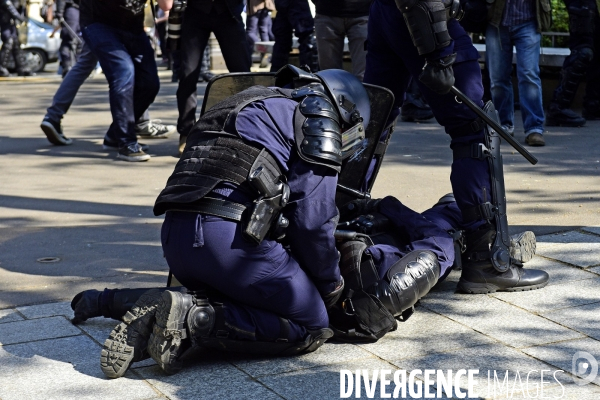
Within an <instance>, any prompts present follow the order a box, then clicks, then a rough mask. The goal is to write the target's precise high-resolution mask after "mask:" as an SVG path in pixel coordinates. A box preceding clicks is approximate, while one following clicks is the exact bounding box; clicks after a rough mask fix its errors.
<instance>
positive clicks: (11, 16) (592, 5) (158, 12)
mask: <svg viewBox="0 0 600 400" xmlns="http://www.w3.org/2000/svg"><path fill="white" fill-rule="evenodd" d="M162 1H163V0H161V1H159V2H158V4H155V7H154V9H152V8H151V7H149V6H148V4H149V3H146V1H145V0H137V1H135V0H132V1H129V2H126V3H127V4H129V6H130V8H131V7H133V8H132V9H131V10H128V11H127V12H125V13H121V14H122V15H121V14H119V13H120V12H121V11H117V12H116V13H113V12H112V11H111V8H110V7H111V5H112V3H119V0H106V1H101V2H97V1H96V2H94V1H92V0H80V1H79V0H56V2H54V0H45V1H44V6H43V7H42V11H41V13H42V17H43V18H44V19H45V20H46V21H48V22H50V23H52V24H53V25H54V26H55V28H56V29H59V28H62V29H61V34H60V35H61V39H62V44H61V47H60V72H61V73H62V76H63V78H65V77H67V76H68V74H69V73H71V71H72V70H73V68H74V67H75V65H78V68H77V71H75V73H74V74H73V75H74V76H73V77H71V78H72V79H70V80H68V81H66V82H63V85H62V86H67V87H68V88H67V89H68V90H67V89H64V90H62V92H61V89H59V92H58V93H57V95H58V97H59V98H58V99H57V98H56V97H55V99H54V102H53V105H52V107H50V108H49V109H48V113H47V114H46V116H45V118H44V122H43V123H42V129H43V130H44V132H45V133H46V134H47V135H48V138H49V139H50V141H51V142H52V143H54V144H62V145H65V144H70V143H71V141H70V140H69V139H67V138H66V136H65V135H64V133H63V132H62V127H61V124H60V122H61V119H62V117H63V115H64V114H65V113H66V112H67V110H68V107H69V106H70V104H71V102H72V101H73V98H74V96H75V94H76V93H77V90H78V88H79V86H81V84H82V83H83V81H84V80H85V78H86V77H87V76H88V75H89V73H90V71H92V70H93V68H94V67H96V66H97V64H98V61H99V62H100V64H103V58H104V59H105V60H104V64H106V65H103V68H104V73H105V75H106V76H107V79H109V82H111V79H112V80H113V82H112V84H111V110H112V113H113V124H112V125H111V127H110V128H109V129H108V132H107V134H106V137H105V143H104V144H105V146H107V147H109V148H115V149H118V151H119V154H120V157H121V158H123V159H126V160H128V161H142V160H147V159H149V158H150V156H149V155H147V154H146V153H145V151H144V149H147V148H148V146H146V145H139V144H138V143H137V139H136V138H137V137H147V138H157V137H158V138H162V137H167V136H168V135H170V134H171V133H174V132H175V131H177V132H178V133H179V134H180V150H181V149H182V148H183V146H184V144H185V140H186V137H187V134H188V132H189V130H190V129H191V127H192V126H193V124H194V122H195V120H196V115H197V98H196V91H197V83H198V82H199V81H200V82H202V81H208V80H210V79H211V78H212V77H213V76H214V75H213V74H212V73H211V72H210V55H211V49H210V46H209V45H208V44H209V37H210V36H211V34H214V36H215V37H216V40H217V41H218V44H219V48H220V52H221V54H222V56H223V59H224V61H225V64H226V66H227V69H228V70H229V71H230V72H248V71H250V68H251V67H252V65H253V60H254V61H255V62H258V63H259V65H260V67H263V68H265V67H267V66H268V65H269V64H270V65H271V67H270V70H271V71H277V70H278V69H280V68H281V67H283V66H284V65H286V64H287V63H288V62H289V56H290V51H291V50H292V43H293V36H294V35H295V36H296V38H297V42H298V53H299V54H298V56H299V64H300V65H306V66H308V67H309V68H310V69H311V70H313V71H315V70H318V69H330V68H338V69H340V68H343V67H344V64H343V60H344V57H345V54H347V55H349V58H350V59H351V67H350V69H351V72H352V73H353V74H354V75H355V76H356V77H358V78H359V79H361V80H362V78H363V76H364V73H365V59H366V50H365V49H366V46H365V41H366V39H367V27H368V19H369V8H370V4H371V0H352V1H349V0H312V3H314V5H312V9H311V5H310V3H309V0H246V1H244V0H214V1H213V0H188V1H182V0H175V1H173V8H172V9H171V11H163V10H162V9H161V7H159V4H160V3H161V2H162ZM165 1H166V0H165ZM168 1H169V2H170V1H171V0H168ZM386 1H387V0H386ZM152 4H154V2H152ZM461 4H462V6H463V9H464V10H465V12H466V15H465V17H464V19H463V20H462V22H461V23H463V26H464V27H465V29H466V30H467V31H470V32H476V33H479V34H483V35H485V43H486V58H485V66H486V68H485V69H484V71H485V73H486V74H488V77H489V93H490V96H491V99H492V100H493V102H494V105H495V107H496V109H497V110H498V113H499V117H500V122H501V124H502V125H503V127H504V128H505V130H506V131H507V132H508V133H510V134H511V135H514V133H515V132H514V129H515V128H514V127H515V122H514V110H515V107H520V110H521V116H522V119H523V133H524V135H525V142H526V143H527V144H528V145H531V146H543V145H545V138H544V126H573V127H577V126H582V125H584V124H585V122H586V119H600V68H598V67H599V66H600V65H598V64H599V63H600V61H599V59H600V49H599V47H600V38H599V37H598V36H599V32H600V16H599V14H598V8H597V4H596V1H595V0H565V4H566V7H567V11H568V13H569V29H570V41H569V47H570V50H571V54H570V55H569V56H568V57H567V58H566V60H565V62H564V66H563V70H562V73H561V78H560V80H559V85H558V87H557V88H556V90H555V91H554V94H553V97H552V101H551V103H550V105H549V107H548V108H547V110H546V111H545V110H544V106H543V104H542V83H541V78H540V66H539V53H540V47H541V32H543V31H548V30H550V29H551V24H552V9H551V3H550V1H549V0H496V1H495V2H493V3H491V4H486V2H485V1H483V0H465V1H462V2H461ZM135 7H137V10H136V9H134V8H135ZM117 9H118V7H117ZM121 9H123V7H121ZM141 10H145V12H141V13H140V12H139V11H141ZM25 11H26V7H25V4H23V3H22V2H21V1H20V0H8V1H1V2H0V22H1V25H2V41H3V46H2V50H1V51H0V76H8V74H9V71H8V70H7V69H6V68H5V65H6V64H7V62H8V60H9V58H10V57H12V58H13V59H14V60H15V63H16V72H17V73H18V75H23V76H27V75H31V74H32V73H31V71H30V70H29V69H28V68H27V65H26V63H25V61H24V58H23V53H22V51H20V44H19V37H18V34H17V31H16V29H15V26H16V25H17V24H18V23H20V22H21V21H24V20H25V14H26V12H25ZM131 11H134V12H131ZM136 12H137V14H135V13H136ZM244 12H245V15H246V18H245V21H244V20H243V17H242V15H243V13H244ZM144 14H145V16H144ZM94 22H102V23H105V24H106V25H107V26H109V27H110V28H109V29H108V30H109V31H111V32H112V33H113V34H114V36H113V40H114V41H116V42H118V43H120V46H121V48H120V49H117V48H116V47H115V46H112V48H111V46H110V45H109V44H108V42H107V40H106V39H105V36H103V35H104V33H106V32H95V31H96V30H97V25H96V26H93V25H94ZM144 26H146V28H147V29H146V31H150V32H152V33H151V38H152V40H153V42H154V44H155V45H156V46H157V47H158V52H160V53H161V55H162V65H165V66H166V67H167V68H169V69H172V70H173V77H172V81H173V82H178V83H179V87H178V90H177V106H178V111H179V118H178V121H177V126H176V127H174V126H171V125H163V124H161V123H160V121H156V120H150V118H149V116H148V112H147V108H148V106H149V105H150V104H152V102H153V100H154V97H155V95H156V93H154V92H157V91H158V79H157V78H156V71H155V70H156V66H155V65H154V61H152V63H150V64H148V65H141V64H140V63H137V64H136V63H135V62H134V61H132V60H133V59H134V58H135V57H134V56H135V55H136V54H138V55H139V54H141V53H140V52H141V51H142V49H144V51H147V52H148V54H150V53H149V52H150V51H151V50H152V49H151V48H150V47H149V46H147V45H146V44H145V43H142V42H147V37H146V33H144ZM148 28H150V29H148ZM86 30H87V31H88V32H87V33H86ZM92 31H94V32H92ZM128 35H129V36H128ZM100 37H102V38H103V39H102V40H100ZM134 37H135V38H136V39H135V40H133V38H134ZM138 40H139V43H137V44H132V41H138ZM265 41H269V42H274V44H273V47H272V53H271V54H269V53H266V52H263V53H260V54H258V53H256V52H255V49H254V47H255V43H256V42H265ZM170 42H172V43H171V44H169V43H170ZM346 43H347V47H346ZM117 47H118V46H117ZM513 48H515V49H516V57H515V58H516V60H515V61H516V62H515V64H516V65H513ZM346 49H347V50H346ZM152 51H153V50H152ZM103 54H104V56H103ZM115 54H116V55H118V57H117V58H121V61H120V62H116V63H115V62H113V61H114V60H113V61H110V60H109V59H110V57H112V56H114V55H115ZM253 55H254V57H253ZM109 56H110V57H109ZM125 58H129V60H125ZM111 63H112V64H111ZM159 65H161V64H159ZM515 72H516V73H515ZM122 74H130V75H131V76H130V77H129V79H123V78H121V77H120V76H121V75H122ZM75 75H76V76H75ZM514 75H516V81H517V87H518V93H519V99H518V103H517V102H515V94H514V92H513V76H514ZM111 77H112V78H111ZM584 80H587V87H586V93H585V97H584V104H583V117H582V116H579V115H577V114H576V113H575V112H574V111H572V110H571V106H572V103H573V100H574V97H575V94H576V92H577V89H578V87H579V85H580V83H581V82H582V81H584ZM125 81H127V82H125ZM115 85H116V86H119V85H120V89H114V90H113V86H115ZM136 85H141V86H139V87H140V88H142V89H140V90H135V91H134V90H133V88H134V87H138V86H136ZM124 88H125V90H123V89H124ZM65 91H66V92H67V93H65ZM122 93H127V94H125V95H124V94H122ZM142 94H144V95H142ZM515 103H517V104H515ZM130 105H131V106H130ZM59 108H60V110H59ZM131 110H135V111H134V113H133V115H128V113H131ZM401 116H402V119H403V120H404V121H423V120H427V119H431V118H433V117H434V115H433V113H432V111H431V109H430V108H429V106H428V105H427V102H426V101H425V100H424V99H423V98H422V96H420V91H419V86H418V84H417V82H415V81H413V82H411V83H410V84H409V87H408V90H407V94H406V99H405V102H404V104H403V106H402V114H401ZM126 149H129V150H126ZM121 153H123V154H121ZM132 154H133V156H132Z"/></svg>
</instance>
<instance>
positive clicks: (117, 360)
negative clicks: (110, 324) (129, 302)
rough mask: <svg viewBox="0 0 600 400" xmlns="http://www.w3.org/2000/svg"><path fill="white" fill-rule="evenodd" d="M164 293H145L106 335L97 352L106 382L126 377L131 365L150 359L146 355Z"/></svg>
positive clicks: (157, 290)
mask: <svg viewBox="0 0 600 400" xmlns="http://www.w3.org/2000/svg"><path fill="white" fill-rule="evenodd" d="M162 292H163V290H160V289H150V290H147V291H146V292H144V294H142V295H141V296H140V297H139V299H137V301H136V302H135V303H134V304H133V306H132V307H131V309H130V310H129V311H127V313H126V314H125V315H124V316H123V322H121V323H120V324H119V325H117V326H116V327H115V328H114V329H113V330H112V331H111V332H110V334H109V335H108V339H106V341H105V342H104V346H103V348H102V351H101V352H100V368H101V369H102V372H104V375H106V376H107V377H108V378H111V379H114V378H120V377H121V376H123V375H125V372H127V370H128V369H129V366H130V365H131V363H132V362H137V361H142V360H145V359H147V358H149V357H150V356H149V354H148V352H147V351H146V348H147V344H148V338H149V337H150V333H151V330H152V324H153V323H154V314H155V312H156V307H157V306H158V301H159V299H160V298H161V295H162Z"/></svg>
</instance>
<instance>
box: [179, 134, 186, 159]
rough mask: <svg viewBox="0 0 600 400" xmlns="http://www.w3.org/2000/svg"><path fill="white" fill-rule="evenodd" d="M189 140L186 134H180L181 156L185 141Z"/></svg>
mask: <svg viewBox="0 0 600 400" xmlns="http://www.w3.org/2000/svg"><path fill="white" fill-rule="evenodd" d="M186 141H187V136H186V135H180V136H179V157H181V155H182V154H183V149H185V142H186Z"/></svg>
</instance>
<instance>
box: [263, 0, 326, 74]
mask: <svg viewBox="0 0 600 400" xmlns="http://www.w3.org/2000/svg"><path fill="white" fill-rule="evenodd" d="M275 8H276V9H277V14H276V16H275V20H274V21H273V35H274V36H275V44H274V45H273V55H272V57H271V72H276V71H278V70H279V69H281V68H282V67H283V66H285V65H287V64H288V61H289V58H290V51H291V50H292V44H293V36H292V35H296V37H297V38H298V51H299V52H300V55H299V57H300V60H299V61H300V65H301V66H302V65H308V66H309V67H310V69H311V70H312V71H313V72H314V71H317V70H318V69H319V66H318V60H317V58H318V56H317V48H316V39H315V35H314V33H313V32H314V28H315V24H314V20H313V16H312V14H311V12H310V7H309V5H308V0H275Z"/></svg>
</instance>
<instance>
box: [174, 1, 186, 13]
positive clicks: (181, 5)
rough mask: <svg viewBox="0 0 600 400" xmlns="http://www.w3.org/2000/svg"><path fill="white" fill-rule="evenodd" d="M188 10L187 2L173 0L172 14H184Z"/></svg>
mask: <svg viewBox="0 0 600 400" xmlns="http://www.w3.org/2000/svg"><path fill="white" fill-rule="evenodd" d="M186 8H187V0H173V6H172V7H171V12H177V13H179V12H184V11H185V9H186Z"/></svg>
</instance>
